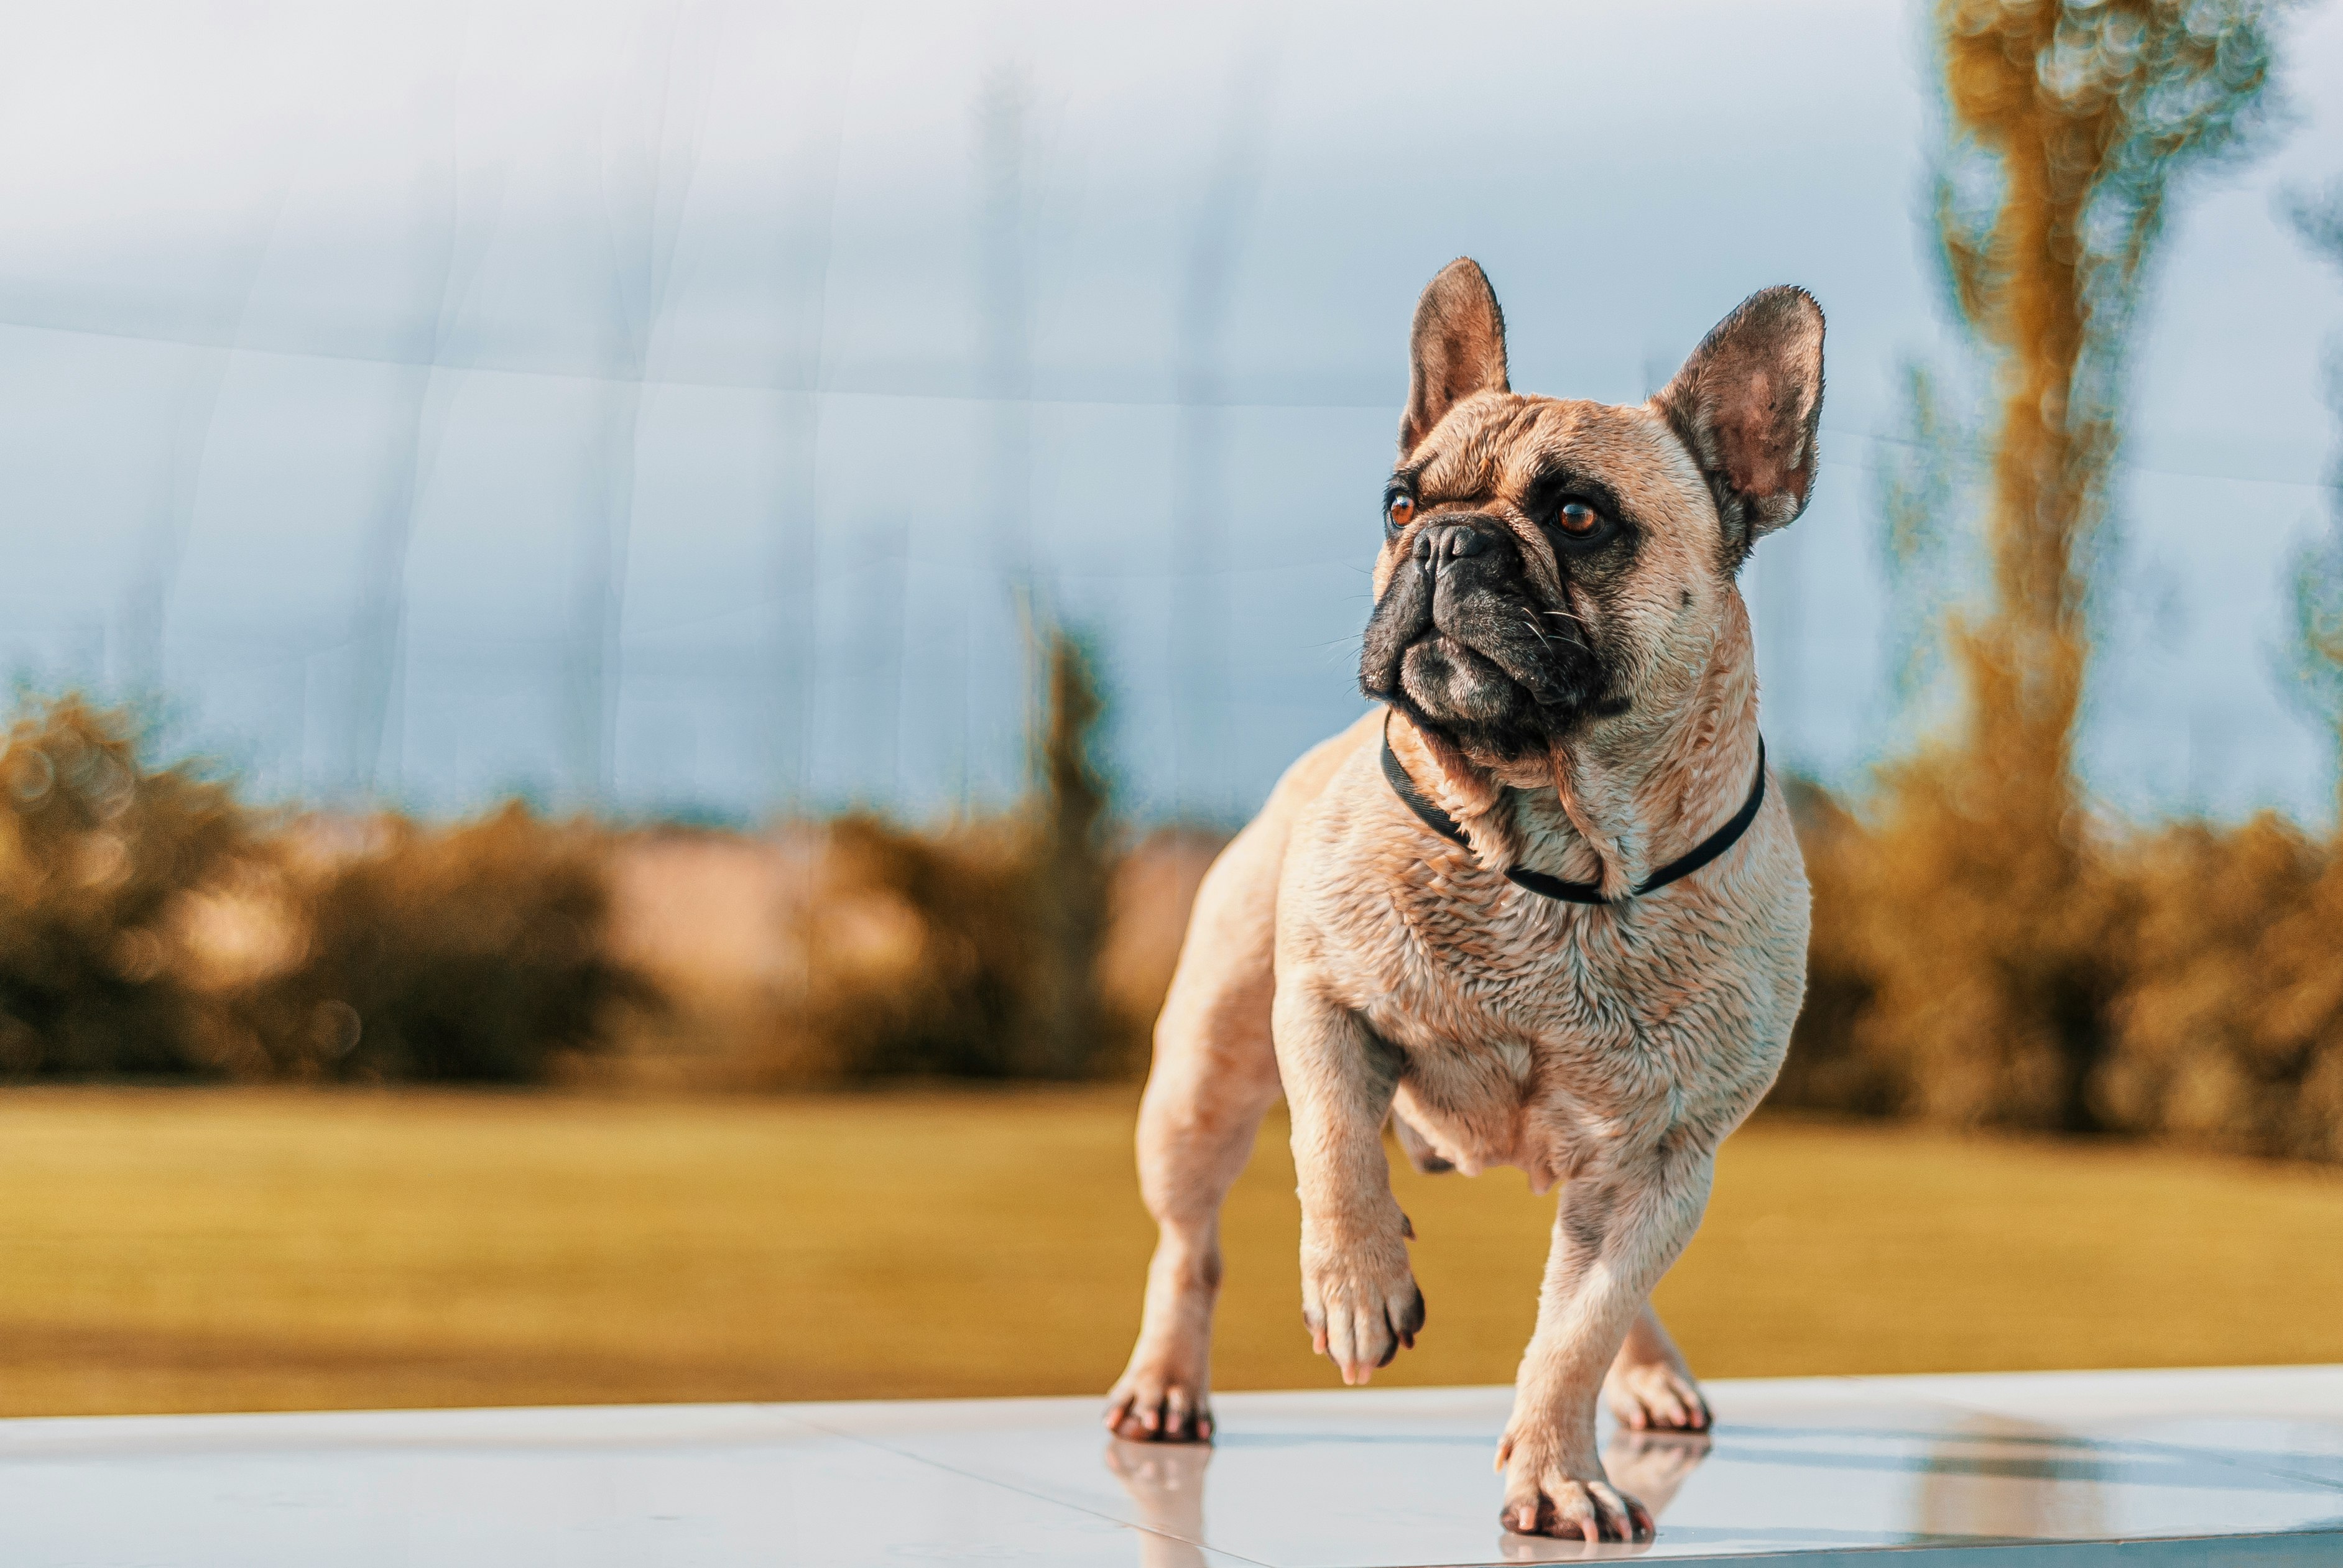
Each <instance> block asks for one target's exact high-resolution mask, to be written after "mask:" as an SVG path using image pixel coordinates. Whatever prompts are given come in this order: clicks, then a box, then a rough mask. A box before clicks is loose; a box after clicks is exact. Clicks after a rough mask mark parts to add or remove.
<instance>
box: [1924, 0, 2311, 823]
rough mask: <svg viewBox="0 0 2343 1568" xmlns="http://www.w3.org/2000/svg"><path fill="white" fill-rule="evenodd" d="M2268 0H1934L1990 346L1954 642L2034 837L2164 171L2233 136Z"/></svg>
mask: <svg viewBox="0 0 2343 1568" xmlns="http://www.w3.org/2000/svg"><path fill="white" fill-rule="evenodd" d="M2267 10H2268V5H2267V4H2266V0H1938V5H1937V25H1938V30H1939V37H1940V42H1941V47H1942V50H1943V61H1944V73H1945V89H1946V103H1947V106H1948V108H1949V109H1950V111H1951V130H1952V146H1951V148H1950V150H1949V151H1950V156H1948V158H1947V160H1946V169H1945V175H1944V177H1943V179H1942V181H1941V182H1940V184H1939V186H1938V201H1937V229H1938V234H1939V236H1940V238H1941V239H1942V241H1943V246H1944V256H1945V260H1946V266H1947V269H1948V271H1949V272H1950V274H1951V280H1952V284H1953V292H1954V297H1955V298H1956V301H1957V303H1958V305H1959V307H1960V310H1961V313H1962V315H1963V316H1964V317H1966V319H1967V322H1968V324H1969V325H1970V327H1972V328H1973V329H1974V330H1975V331H1976V333H1977V334H1978V336H1979V337H1982V338H1983V339H1984V340H1985V341H1986V343H1987V344H1989V345H1991V346H1992V347H1994V348H1996V350H1998V351H1999V354H2000V357H2001V367H2000V370H2001V374H2000V394H2001V417H2000V426H1999V429H1998V431H1997V433H1996V438H1995V442H1994V467H1993V503H1992V510H1991V514H1990V519H1989V528H1990V536H1989V537H1990V545H1991V550H1992V560H1993V586H1994V607H1993V612H1992V615H1991V616H1990V618H1987V619H1986V621H1985V622H1984V623H1983V624H1982V625H1980V626H1978V627H1976V628H1972V630H1971V631H1970V633H1969V635H1967V636H1966V637H1965V638H1962V639H1961V640H1960V644H1959V646H1960V652H1961V655H1962V662H1963V663H1964V665H1965V666H1966V673H1967V677H1968V683H1969V695H1970V701H1971V708H1970V724H1971V730H1970V744H1971V746H1972V748H1973V749H1974V750H1975V752H1976V755H1977V756H1978V757H1979V758H1980V759H1990V760H1991V764H1992V768H1991V771H1992V772H1993V773H1994V774H1995V775H1996V776H1997V777H1999V778H2000V779H2003V780H2005V781H2006V801H2007V804H2008V805H2009V806H2010V807H2011V808H2012V809H2016V811H2017V812H2018V813H2019V814H2020V815H2021V816H2033V817H2037V818H2039V819H2040V823H2039V825H2040V826H2041V827H2043V828H2046V829H2048V828H2055V827H2059V826H2063V822H2064V819H2065V818H2066V815H2067V814H2068V813H2070V812H2071V811H2072V810H2073V809H2074V808H2075V805H2076V799H2075V792H2074V784H2073V772H2072V768H2071V760H2072V752H2073V743H2074V729H2075V718H2076V714H2077V709H2078V708H2079V705H2080V702H2081V697H2082V689H2083V675H2084V666H2085V662H2086V659H2087V653H2088V638H2087V627H2086V623H2085V616H2086V608H2087V589H2088V586H2089V577H2088V571H2087V567H2088V561H2089V558H2090V556H2091V553H2092V550H2093V548H2094V546H2095V545H2096V544H2097V542H2098V541H2097V534H2098V532H2099V530H2100V528H2101V526H2102V524H2103V521H2104V519H2105V517H2106V513H2107V477H2108V471H2109V468H2110V467H2111V464H2112V460H2113V458H2114V457H2115V454H2116V448H2117V439H2118V434H2119V425H2118V414H2119V411H2120V407H2121V401H2122V397H2121V394H2122V381H2123V375H2124V368H2125V359H2126V351H2127V347H2128V346H2129V344H2130V341H2131V338H2132V325H2133V317H2134V311H2135V308H2136V307H2137V302H2138V300H2139V297H2140V286H2141V283H2142V281H2143V275H2144V273H2145V271H2146V268H2147V263H2148V261H2149V259H2150V257H2151V256H2152V255H2153V254H2154V251H2155V248H2156V244H2157V239H2158V238H2159V236H2161V234H2162V232H2163V227H2164V219H2165V216H2166V213H2167V206H2168V202H2169V198H2170V196H2171V193H2172V191H2173V188H2174V186H2175V183H2176V181H2177V180H2178V179H2179V178H2180V177H2181V176H2184V175H2185V174H2187V172H2188V171H2189V170H2190V169H2191V168H2192V167H2196V166H2202V165H2204V164H2205V163H2206V162H2207V160H2210V159H2213V158H2217V157H2218V156H2221V155H2224V154H2227V153H2229V152H2231V151H2233V150H2235V149H2236V148H2237V147H2238V146H2240V144H2241V141H2242V137H2243V133H2244V132H2245V131H2247V129H2248V128H2249V127H2250V126H2251V124H2252V122H2253V120H2254V118H2255V116H2256V110H2257V107H2258V104H2259V103H2260V100H2261V97H2262V94H2263V89H2264V87H2265V86H2266V85H2267V84H2268V79H2269V74H2270V42H2269V37H2268V31H2267V28H2266V25H2265V18H2266V12H2267Z"/></svg>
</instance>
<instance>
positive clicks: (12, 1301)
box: [0, 1088, 2343, 1414]
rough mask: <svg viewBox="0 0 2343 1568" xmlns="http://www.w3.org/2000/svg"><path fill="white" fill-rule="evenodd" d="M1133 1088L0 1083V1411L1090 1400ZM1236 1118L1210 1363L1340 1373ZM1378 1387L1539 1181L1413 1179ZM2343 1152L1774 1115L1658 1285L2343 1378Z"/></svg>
mask: <svg viewBox="0 0 2343 1568" xmlns="http://www.w3.org/2000/svg"><path fill="white" fill-rule="evenodd" d="M1134 1102H1135V1091H1132V1090H1129V1089H1121V1088H1118V1089H1112V1090H1085V1091H998V1092H981V1091H967V1092H954V1093H942V1092H937V1093H920V1094H904V1095H888V1096H874V1097H862V1098H838V1099H805V1100H754V1099H744V1098H734V1099H707V1100H668V1101H659V1100H624V1099H595V1098H586V1097H574V1096H549V1095H548V1096H525V1095H453V1094H412V1093H402V1094H390V1093H381V1094H373V1093H324V1092H317V1093H304V1092H295V1091H119V1090H114V1091H104V1090H15V1091H9V1092H8V1093H7V1094H6V1095H5V1097H0V1193H5V1201H0V1412H6V1413H14V1414H30V1413H45V1412H103V1411H162V1410H229V1409H245V1410H249V1409H284V1408H297V1407H325V1406H386V1405H417V1404H488V1403H499V1404H501V1403H524V1402H580V1401H618V1400H718V1399H813V1398H840V1397H860V1396H878V1395H940V1394H992V1393H1087V1392H1100V1391H1102V1390H1103V1389H1104V1388H1105V1387H1106V1385H1107V1384H1108V1382H1110V1381H1111V1379H1112V1378H1113V1376H1114V1374H1115V1372H1117V1371H1118V1370H1119V1368H1120V1367H1121V1360H1122V1356H1123V1354H1124V1352H1125V1351H1126V1350H1127V1349H1128V1347H1129V1342H1130V1336H1131V1331H1132V1328H1133V1327H1134V1325H1135V1322H1136V1314H1137V1309H1138V1302H1139V1285H1140V1278H1141V1270H1142V1268H1143V1266H1144V1264H1145V1261H1146V1257H1147V1250H1148V1246H1149V1243H1150V1239H1151V1235H1150V1228H1149V1226H1148V1223H1147V1221H1146V1217H1145V1215H1144V1213H1143V1212H1142V1211H1141V1208H1140V1205H1139V1201H1138V1196H1137V1191H1136V1186H1135V1182H1134V1181H1133V1179H1132V1176H1131V1161H1130V1148H1129V1139H1130V1124H1131V1110H1132V1106H1133V1104H1134ZM1283 1136H1284V1134H1283V1128H1282V1125H1280V1124H1278V1123H1276V1122H1272V1125H1271V1127H1270V1129H1269V1131H1268V1132H1267V1134H1266V1135H1265V1137H1264V1139H1263V1141H1262V1149H1261V1151H1260V1152H1259V1153H1258V1155H1257V1156H1256V1158H1255V1159H1254V1161H1253V1164H1252V1169H1251V1170H1250V1171H1248V1172H1247V1173H1246V1175H1245V1178H1244V1181H1242V1184H1241V1185H1240V1186H1239V1188H1238V1190H1237V1192H1236V1194H1235V1196H1234V1197H1233V1198H1232V1201H1231V1203H1230V1207H1229V1214H1228V1226H1227V1230H1228V1242H1229V1251H1230V1259H1229V1270H1228V1289H1227V1295H1226V1298H1225V1301H1224V1303H1223V1309H1222V1334H1221V1343H1220V1349H1219V1352H1218V1372H1219V1381H1220V1382H1221V1384H1222V1386H1223V1387H1229V1388H1262V1387H1332V1386H1335V1380H1334V1377H1333V1375H1332V1372H1331V1371H1330V1370H1329V1369H1328V1367H1327V1366H1326V1364H1325V1363H1324V1362H1318V1361H1315V1360H1313V1359H1312V1357H1311V1356H1310V1354H1309V1353H1308V1352H1309V1347H1308V1343H1307V1341H1306V1340H1305V1338H1304V1335H1303V1332H1302V1326H1301V1322H1300V1314H1299V1310H1298V1296H1297V1290H1296V1284H1295V1269H1294V1239H1295V1215H1294V1202H1293V1197H1292V1191H1293V1178H1292V1167H1291V1165H1290V1163H1289V1161H1288V1160H1287V1157H1286V1153H1285V1149H1284V1143H1283ZM1397 1179H1398V1181H1400V1183H1401V1187H1402V1201H1403V1204H1404V1206H1405V1207H1406V1209H1407V1211H1408V1212H1409V1213H1410V1214H1411V1215H1412V1216H1413V1219H1414V1221H1415V1225H1416V1229H1417V1231H1418V1232H1419V1234H1420V1235H1421V1237H1422V1238H1423V1239H1422V1241H1421V1242H1420V1243H1419V1245H1418V1246H1417V1248H1416V1253H1415V1255H1416V1260H1417V1268H1418V1271H1419V1272H1420V1275H1421V1278H1422V1281H1423V1287H1424V1292H1425V1295H1426V1298H1427V1300H1428V1302H1429V1304H1430V1314H1431V1315H1430V1322H1429V1325H1428V1327H1427V1329H1426V1331H1425V1333H1424V1335H1423V1340H1422V1341H1421V1342H1420V1345H1419V1348H1418V1349H1416V1350H1415V1351H1413V1352H1409V1353H1406V1354H1404V1355H1403V1356H1402V1358H1401V1360H1400V1361H1399V1362H1398V1363H1397V1364H1395V1365H1394V1366H1393V1368H1391V1370H1390V1371H1389V1372H1386V1373H1384V1374H1383V1375H1384V1376H1385V1377H1388V1378H1390V1379H1391V1380H1393V1381H1394V1382H1500V1381H1503V1380H1505V1379H1507V1378H1509V1377H1510V1376H1511V1374H1512V1372H1513V1363H1514V1360H1515V1358H1516V1357H1517V1356H1518V1354H1519V1353H1520V1350H1521V1346H1522V1342H1523V1339H1524V1337H1525V1336H1526V1334H1527V1332H1528V1330H1529V1324H1530V1321H1531V1316H1532V1312H1533V1306H1534V1295H1535V1291H1536V1282H1537V1276H1538V1270H1539V1263H1540V1261H1541V1258H1542V1256H1543V1253H1544V1246H1545V1235H1546V1231H1547V1227H1548V1225H1549V1223H1550V1219H1551V1213H1552V1209H1551V1201H1550V1200H1544V1201H1542V1200H1539V1199H1536V1198H1533V1197H1532V1196H1530V1194H1529V1192H1528V1191H1527V1190H1526V1188H1525V1187H1524V1186H1523V1182H1522V1181H1521V1178H1520V1177H1519V1176H1518V1175H1516V1174H1514V1173H1512V1172H1503V1171H1501V1172H1497V1173H1494V1174H1493V1175H1490V1176H1485V1177H1483V1178H1480V1179H1478V1180H1473V1181H1467V1180H1464V1179H1463V1178H1461V1177H1455V1176H1446V1177H1418V1176H1414V1175H1413V1174H1412V1173H1410V1172H1408V1171H1405V1170H1404V1169H1402V1171H1400V1173H1399V1176H1398V1178H1397ZM2338 1241H2343V1172H2337V1171H2326V1170H2308V1169H2302V1168H2288V1167H2279V1166H2266V1165H2255V1164H2249V1163H2245V1162H2240V1161H2225V1160H2215V1159H2206V1158H2199V1157H2193V1156H2184V1155H2178V1154H2172V1153H2166V1152H2161V1151H2148V1150H2140V1149H2136V1148H2125V1147H2121V1146H2116V1145H2084V1144H2066V1143H2052V1142H2016V1141H1984V1140H1964V1139H1955V1138H1949V1137H1945V1136H1941V1135H1938V1134H1934V1133H1926V1132H1919V1131H1910V1130H1906V1129H1900V1128H1874V1127H1843V1126H1826V1125H1818V1124H1812V1123H1797V1122H1783V1121H1775V1122H1770V1123H1765V1124H1761V1125H1759V1126H1757V1127H1755V1128H1752V1129H1749V1130H1746V1131H1743V1132H1742V1133H1741V1134H1739V1135H1738V1136H1737V1137H1735V1139H1734V1141H1732V1143H1731V1144H1729V1145H1728V1146H1727V1148H1726V1150H1725V1157H1724V1161H1723V1164H1722V1169H1721V1171H1720V1173H1719V1177H1718V1181H1717V1185H1716V1197H1715V1202H1714V1205H1713V1207H1712V1209H1711V1211H1710V1213H1709V1217H1708V1221H1707V1224H1706V1226H1705V1228H1704V1230H1703V1231H1702V1232H1701V1235H1700V1238H1699V1239H1698V1240H1697V1241H1695V1242H1694V1245H1693V1248H1692V1250H1691V1251H1690V1252H1689V1253H1688V1254H1687V1255H1686V1256H1685V1258H1684V1261H1683V1262H1682V1263H1681V1264H1680V1265H1679V1266H1678V1267H1677V1269H1676V1271H1675V1272H1674V1274H1673V1275H1672V1276H1670V1278H1669V1279H1668V1281H1667V1282H1666V1283H1665V1284H1664V1286H1663V1287H1662V1290H1661V1304H1662V1307H1663V1309H1664V1312H1665V1313H1666V1314H1667V1316H1668V1319H1669V1321H1670V1322H1671V1323H1672V1324H1673V1325H1674V1329H1675V1331H1676V1333H1677V1335H1678V1337H1679V1338H1680V1339H1681V1340H1682V1341H1683V1342H1684V1346H1685V1348H1686V1349H1687V1351H1688V1352H1690V1353H1691V1355H1692V1357H1693V1360H1694V1364H1695V1366H1697V1367H1698V1368H1700V1369H1701V1370H1702V1371H1704V1372H1707V1373H1710V1374H1713V1375H1734V1374H1752V1375H1755V1374H1768V1373H1795V1372H1901V1371H1920V1370H1929V1371H1936V1370H1961V1369H1983V1368H2026V1367H2056V1366H2147V1365H2172V1364H2187V1363H2203V1362H2314V1361H2343V1312H2338V1311H2337V1310H2336V1302H2337V1301H2338V1299H2343V1245H2338Z"/></svg>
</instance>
